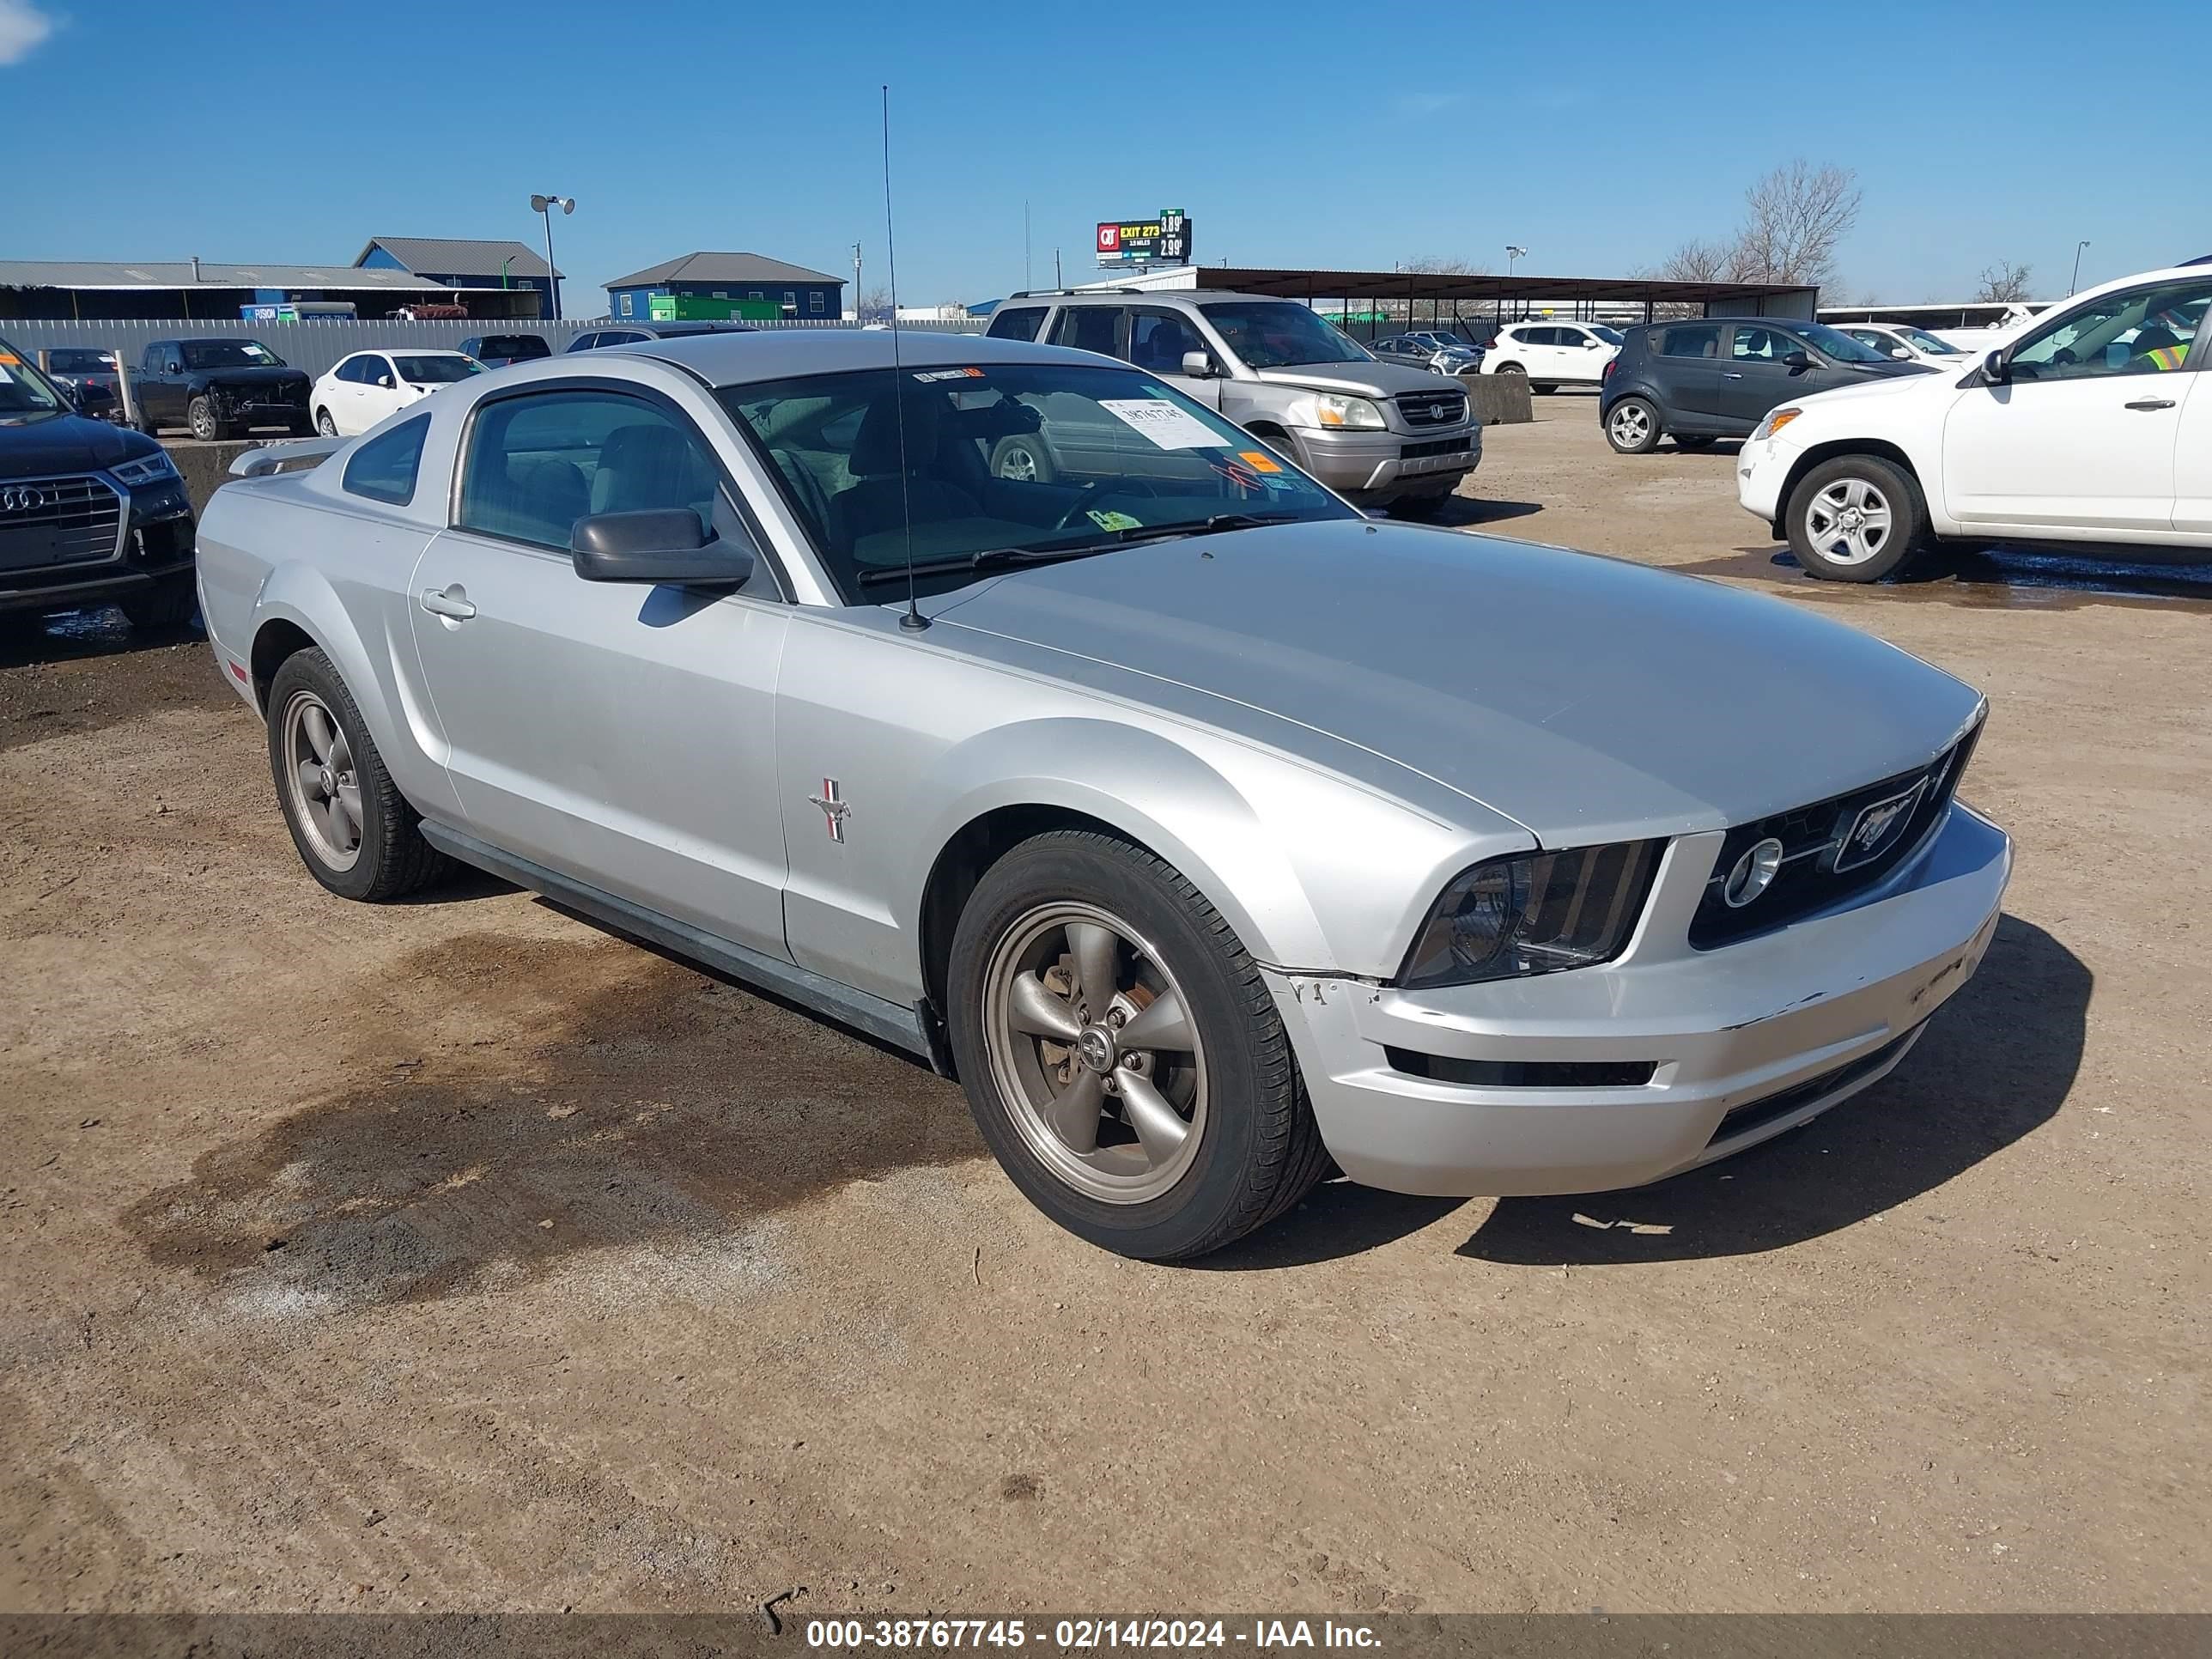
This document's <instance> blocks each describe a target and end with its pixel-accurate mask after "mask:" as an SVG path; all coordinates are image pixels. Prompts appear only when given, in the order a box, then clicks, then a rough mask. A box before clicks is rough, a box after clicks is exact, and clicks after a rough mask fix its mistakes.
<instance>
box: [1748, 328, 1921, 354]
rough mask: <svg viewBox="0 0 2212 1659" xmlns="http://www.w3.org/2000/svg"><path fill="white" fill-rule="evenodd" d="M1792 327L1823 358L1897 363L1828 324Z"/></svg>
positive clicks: (1881, 352)
mask: <svg viewBox="0 0 2212 1659" xmlns="http://www.w3.org/2000/svg"><path fill="white" fill-rule="evenodd" d="M1790 326H1791V327H1792V328H1794V329H1796V331H1797V332H1798V333H1800V334H1802V336H1804V337H1805V338H1806V339H1808V340H1809V341H1811V342H1812V343H1813V344H1814V345H1815V346H1817V347H1819V348H1820V351H1821V353H1822V355H1823V356H1829V357H1832V358H1834V359H1835V360H1836V361H1837V362H1839V363H1887V362H1895V361H1896V359H1895V358H1893V357H1892V356H1889V354H1888V353H1887V352H1883V351H1876V350H1875V349H1874V348H1873V347H1872V346H1870V345H1862V344H1860V343H1859V342H1858V341H1857V340H1854V339H1853V338H1851V337H1850V335H1848V334H1846V333H1844V332H1843V331H1841V330H1840V329H1833V328H1830V327H1829V326H1828V325H1826V323H1793V324H1791V325H1790ZM1737 332H1738V333H1739V334H1741V332H1742V330H1741V329H1738V330H1737Z"/></svg>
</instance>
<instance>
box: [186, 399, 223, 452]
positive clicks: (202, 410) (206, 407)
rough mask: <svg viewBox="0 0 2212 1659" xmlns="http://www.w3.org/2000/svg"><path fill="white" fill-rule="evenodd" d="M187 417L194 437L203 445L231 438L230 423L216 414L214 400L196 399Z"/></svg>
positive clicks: (187, 411) (193, 400)
mask: <svg viewBox="0 0 2212 1659" xmlns="http://www.w3.org/2000/svg"><path fill="white" fill-rule="evenodd" d="M185 417H186V419H187V421H188V422H190V424H191V428H192V436H194V437H195V438H197V439H198V440H199V441H201V442H203V443H213V442H216V441H218V440H220V439H223V438H228V436H230V423H229V422H228V421H225V420H224V419H223V418H222V416H220V415H218V414H216V409H215V400H214V399H213V398H193V399H192V403H191V408H190V409H189V410H186V411H185Z"/></svg>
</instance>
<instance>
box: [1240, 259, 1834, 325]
mask: <svg viewBox="0 0 2212 1659" xmlns="http://www.w3.org/2000/svg"><path fill="white" fill-rule="evenodd" d="M1197 285H1198V286H1199V287H1200V288H1201V289H1235V290H1236V291H1237V292H1238V293H1240V294H1273V295H1281V296H1283V297H1284V298H1285V299H1291V300H1314V299H1327V300H1407V299H1411V300H1431V301H1451V302H1454V303H1460V302H1472V303H1474V304H1478V305H1485V306H1495V305H1516V304H1534V303H1540V302H1541V303H1558V302H1560V301H1565V302H1569V303H1572V302H1574V301H1591V300H1601V301H1614V302H1617V303H1626V304H1630V305H1642V306H1655V305H1698V306H1703V307H1705V311H1706V313H1707V314H1708V315H1725V314H1729V313H1743V314H1747V315H1751V316H1768V317H1810V316H1811V315H1812V314H1813V313H1814V309H1815V308H1816V307H1817V305H1818V302H1819V300H1820V289H1817V288H1808V287H1805V286H1803V285H1802V284H1799V283H1675V282H1666V281H1662V280H1661V279H1659V278H1656V277H1643V276H1522V275H1521V274H1520V273H1519V272H1517V271H1516V273H1515V274H1514V275H1512V276H1477V275H1473V274H1468V273H1461V272H1451V271H1422V270H1266V269H1262V268H1261V267H1258V266H1253V265H1201V266H1200V267H1198V270H1197Z"/></svg>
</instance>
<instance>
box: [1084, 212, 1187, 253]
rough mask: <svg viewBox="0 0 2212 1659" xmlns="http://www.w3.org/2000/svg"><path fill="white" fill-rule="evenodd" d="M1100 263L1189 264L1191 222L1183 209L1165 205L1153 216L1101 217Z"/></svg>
mask: <svg viewBox="0 0 2212 1659" xmlns="http://www.w3.org/2000/svg"><path fill="white" fill-rule="evenodd" d="M1098 263H1099V264H1101V265H1137V264H1164V265H1187V264H1189V263H1190V221H1189V220H1188V219H1187V218H1185V217H1184V216H1183V211H1182V209H1181V208H1162V209H1161V210H1159V213H1158V216H1155V217H1153V218H1150V219H1102V220H1100V221H1099V222H1098Z"/></svg>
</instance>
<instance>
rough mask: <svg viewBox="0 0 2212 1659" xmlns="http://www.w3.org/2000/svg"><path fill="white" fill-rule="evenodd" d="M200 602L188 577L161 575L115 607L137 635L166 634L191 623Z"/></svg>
mask: <svg viewBox="0 0 2212 1659" xmlns="http://www.w3.org/2000/svg"><path fill="white" fill-rule="evenodd" d="M199 603H200V596H199V594H198V593H197V592H196V591H195V590H194V588H193V586H192V579H191V576H189V575H183V576H164V577H162V578H161V580H159V581H157V582H155V583H154V584H153V585H152V586H148V587H143V588H141V589H140V590H139V591H138V592H136V593H126V594H125V595H124V596H123V597H122V598H121V599H118V600H116V602H115V608H116V609H117V610H118V611H121V612H122V613H123V614H124V616H125V617H126V618H127V619H128V620H129V622H130V623H131V627H132V628H133V629H136V630H137V632H139V633H141V634H166V633H168V632H170V631H172V630H173V629H179V628H182V627H183V626H184V625H185V623H188V622H190V621H191V619H192V612H193V611H197V609H199Z"/></svg>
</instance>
